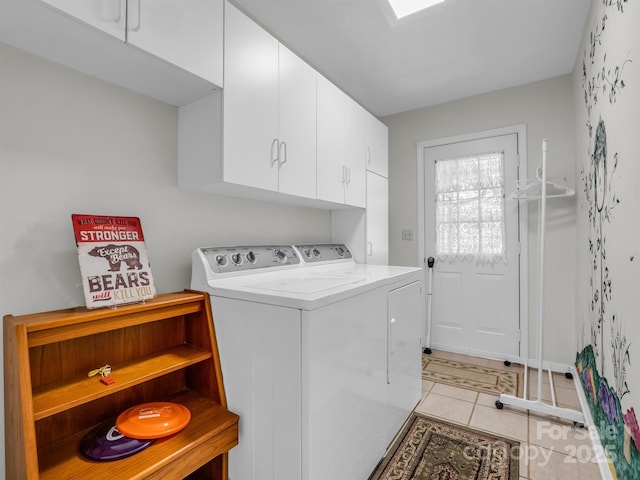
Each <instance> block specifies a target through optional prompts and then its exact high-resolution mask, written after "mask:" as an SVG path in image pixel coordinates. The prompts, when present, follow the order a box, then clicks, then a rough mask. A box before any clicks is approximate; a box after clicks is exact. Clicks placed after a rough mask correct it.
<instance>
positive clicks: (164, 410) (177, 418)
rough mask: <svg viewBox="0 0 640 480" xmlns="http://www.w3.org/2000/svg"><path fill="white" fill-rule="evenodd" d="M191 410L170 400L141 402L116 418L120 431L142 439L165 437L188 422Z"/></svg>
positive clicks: (128, 435) (177, 430)
mask: <svg viewBox="0 0 640 480" xmlns="http://www.w3.org/2000/svg"><path fill="white" fill-rule="evenodd" d="M190 420H191V412H190V411H189V409H188V408H187V407H185V406H184V405H180V404H179V403H172V402H150V403H142V404H140V405H136V406H134V407H131V408H128V409H127V410H125V411H124V412H122V413H121V414H120V415H118V418H117V419H116V427H117V429H118V431H119V432H120V433H122V434H123V435H125V436H127V437H130V438H137V439H142V440H148V439H154V438H162V437H167V436H169V435H173V434H174V433H177V432H179V431H180V430H182V429H183V428H184V427H186V426H187V425H188V424H189V421H190Z"/></svg>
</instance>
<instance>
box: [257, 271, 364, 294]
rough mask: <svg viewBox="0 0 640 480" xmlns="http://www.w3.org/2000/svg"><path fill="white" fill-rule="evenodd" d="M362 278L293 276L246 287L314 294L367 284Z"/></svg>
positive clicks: (346, 276) (302, 274)
mask: <svg viewBox="0 0 640 480" xmlns="http://www.w3.org/2000/svg"><path fill="white" fill-rule="evenodd" d="M365 280H366V279H365V278H364V277H361V276H350V275H349V276H348V275H305V274H304V273H302V272H301V274H300V276H293V277H288V278H283V279H277V280H270V281H266V282H264V281H263V282H247V283H245V286H247V287H250V288H255V289H258V290H269V291H272V292H283V293H297V294H302V295H306V294H314V293H320V292H324V291H327V290H332V289H335V288H340V287H352V286H355V285H358V284H360V283H363V282H365Z"/></svg>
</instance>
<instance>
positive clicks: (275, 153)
mask: <svg viewBox="0 0 640 480" xmlns="http://www.w3.org/2000/svg"><path fill="white" fill-rule="evenodd" d="M274 147H275V148H274ZM279 157H280V142H278V139H277V138H274V139H273V142H271V166H272V167H273V165H274V164H275V163H276V162H278V161H279Z"/></svg>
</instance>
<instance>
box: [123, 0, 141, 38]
mask: <svg viewBox="0 0 640 480" xmlns="http://www.w3.org/2000/svg"><path fill="white" fill-rule="evenodd" d="M125 1H126V11H127V19H126V24H127V26H126V30H125V31H127V32H137V31H138V30H140V11H141V8H140V2H141V1H142V0H125ZM125 41H126V39H125Z"/></svg>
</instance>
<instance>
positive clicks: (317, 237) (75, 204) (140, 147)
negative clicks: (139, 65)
mask: <svg viewBox="0 0 640 480" xmlns="http://www.w3.org/2000/svg"><path fill="white" fill-rule="evenodd" d="M0 54H1V55H2V72H3V73H2V75H3V76H2V89H1V90H0V92H1V94H2V97H1V99H2V105H1V112H2V117H1V122H2V123H1V124H0V125H1V127H2V128H1V130H0V132H1V133H0V135H1V136H0V148H1V149H2V150H1V151H0V152H1V154H2V156H1V159H0V161H1V163H0V166H1V168H2V170H1V176H0V207H1V210H0V225H1V227H0V228H1V230H0V242H1V244H0V245H1V247H0V268H1V272H2V278H1V279H0V306H1V308H0V311H1V312H2V313H3V314H4V313H13V314H22V313H30V312H36V311H42V310H49V309H57V308H63V307H67V306H73V305H78V304H83V303H84V297H83V295H82V290H81V286H80V277H79V275H80V274H79V267H78V261H77V256H76V251H75V243H74V238H73V230H72V226H71V219H70V215H71V214H72V213H92V214H107V215H130V216H138V217H140V218H141V221H142V227H143V230H144V234H145V239H146V243H147V249H148V251H149V258H150V259H151V266H152V270H153V276H154V279H155V282H156V287H157V289H158V291H159V292H160V293H162V292H170V291H176V290H182V289H184V288H188V287H189V279H190V271H191V259H190V254H191V251H192V250H193V249H194V248H196V247H198V246H209V245H224V244H238V243H247V244H252V243H253V244H255V243H269V242H283V243H287V242H321V241H329V238H330V213H329V212H328V211H324V210H316V209H304V208H294V207H289V206H282V205H272V204H268V203H264V202H255V201H249V200H241V199H234V198H228V197H220V196H214V195H209V194H196V193H191V192H185V191H182V190H180V189H178V187H177V119H178V115H177V109H176V108H175V107H172V106H170V105H167V104H164V103H161V102H158V101H155V100H153V99H150V98H148V97H145V96H142V95H139V94H136V93H133V92H130V91H127V90H125V89H122V88H120V87H116V86H114V85H111V84H108V83H104V82H102V81H100V80H97V79H95V78H92V77H89V76H86V75H83V74H80V73H77V72H75V71H73V70H69V69H67V68H65V67H62V66H59V65H56V64H53V63H50V62H47V61H44V60H41V59H39V58H37V57H34V56H31V55H29V54H26V53H23V52H21V51H19V50H16V49H14V48H12V47H9V46H6V45H3V44H0Z"/></svg>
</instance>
